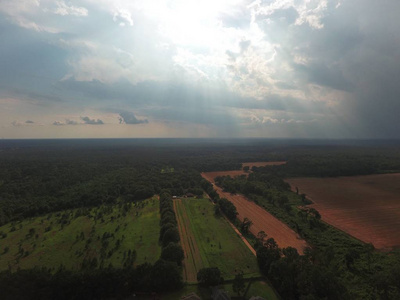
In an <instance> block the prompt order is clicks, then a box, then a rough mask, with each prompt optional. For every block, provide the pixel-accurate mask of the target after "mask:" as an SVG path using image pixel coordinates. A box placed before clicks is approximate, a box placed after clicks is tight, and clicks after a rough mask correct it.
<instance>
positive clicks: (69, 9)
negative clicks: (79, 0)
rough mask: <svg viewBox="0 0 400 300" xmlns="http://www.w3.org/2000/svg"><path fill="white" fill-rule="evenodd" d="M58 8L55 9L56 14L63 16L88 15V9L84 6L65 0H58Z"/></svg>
mask: <svg viewBox="0 0 400 300" xmlns="http://www.w3.org/2000/svg"><path fill="white" fill-rule="evenodd" d="M56 6H57V7H56V8H55V9H54V10H53V11H54V13H55V14H57V15H61V16H67V15H72V16H78V17H85V16H87V15H88V10H87V9H86V8H84V7H78V6H73V5H67V4H66V3H65V2H64V1H56Z"/></svg>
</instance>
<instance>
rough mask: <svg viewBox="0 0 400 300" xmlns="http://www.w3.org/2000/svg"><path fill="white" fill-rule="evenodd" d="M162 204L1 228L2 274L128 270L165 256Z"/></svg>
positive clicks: (60, 214) (80, 213) (78, 211)
mask: <svg viewBox="0 0 400 300" xmlns="http://www.w3.org/2000/svg"><path fill="white" fill-rule="evenodd" d="M159 220H160V216H159V204H158V199H157V198H156V197H153V198H152V199H148V200H143V201H138V202H136V203H130V204H129V203H128V204H123V203H121V204H117V205H113V206H104V205H103V206H100V207H96V208H92V209H74V210H67V211H63V212H58V213H52V214H48V215H45V216H40V217H36V218H31V219H26V220H24V221H21V222H14V223H10V224H6V225H4V226H2V227H0V233H3V235H4V234H6V237H5V238H3V239H1V249H0V270H6V269H11V270H16V269H17V268H21V269H26V268H32V267H34V266H44V267H48V268H53V267H54V268H55V269H57V268H58V267H59V266H60V265H61V264H62V265H63V266H64V267H65V268H67V269H75V270H76V269H80V268H81V266H82V263H83V261H84V260H85V262H86V264H87V267H89V268H95V267H97V266H104V267H107V266H109V265H110V264H112V265H113V266H114V267H123V266H124V264H141V263H144V262H149V263H154V262H155V261H156V260H157V259H158V258H159V256H160V253H161V248H160V247H159V246H158V237H159Z"/></svg>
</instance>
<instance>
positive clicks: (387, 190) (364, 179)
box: [286, 174, 400, 250]
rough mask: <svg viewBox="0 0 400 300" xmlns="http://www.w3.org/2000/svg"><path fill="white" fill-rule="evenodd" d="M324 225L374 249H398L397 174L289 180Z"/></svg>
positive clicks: (399, 204) (399, 195)
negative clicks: (310, 203)
mask: <svg viewBox="0 0 400 300" xmlns="http://www.w3.org/2000/svg"><path fill="white" fill-rule="evenodd" d="M286 181H287V182H288V183H289V184H290V185H291V187H292V189H293V190H295V188H296V187H298V188H299V192H300V193H304V194H306V195H307V197H308V198H309V199H311V200H312V201H313V202H314V204H312V205H310V206H311V207H314V208H315V209H316V210H318V211H319V212H320V214H321V216H322V220H324V221H325V222H327V223H329V224H331V225H333V226H335V227H337V228H339V229H341V230H343V231H345V232H347V233H349V234H350V235H352V236H354V237H356V238H357V239H359V240H362V241H364V242H367V243H372V244H373V245H374V246H375V248H377V249H382V250H390V249H392V248H398V247H400V234H399V232H400V174H380V175H368V176H352V177H336V178H290V179H287V180H286Z"/></svg>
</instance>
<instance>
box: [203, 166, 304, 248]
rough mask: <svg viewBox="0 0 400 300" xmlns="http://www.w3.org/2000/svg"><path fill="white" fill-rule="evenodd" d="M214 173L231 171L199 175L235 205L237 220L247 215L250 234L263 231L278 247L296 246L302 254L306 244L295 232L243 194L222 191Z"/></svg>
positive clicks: (222, 196)
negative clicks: (250, 223)
mask: <svg viewBox="0 0 400 300" xmlns="http://www.w3.org/2000/svg"><path fill="white" fill-rule="evenodd" d="M216 173H218V174H220V175H217V176H223V175H228V173H231V171H227V172H207V173H201V176H203V178H204V179H206V180H208V181H210V182H211V183H212V184H213V186H214V188H215V190H216V191H217V193H218V194H219V196H220V197H221V198H226V199H228V200H229V201H231V202H232V203H233V204H234V205H235V206H236V209H237V211H238V213H239V215H238V218H239V220H241V221H243V219H244V218H245V217H247V218H249V219H250V220H251V221H252V222H253V225H252V226H251V227H250V231H251V233H252V234H254V235H257V233H258V232H260V231H264V232H265V233H266V234H267V235H268V237H272V238H274V239H275V241H276V242H277V243H278V245H279V247H281V248H285V247H289V246H291V247H294V248H296V249H297V251H298V252H299V253H300V254H303V251H304V248H305V247H307V246H308V245H307V243H306V242H305V241H304V240H302V239H301V238H300V237H299V236H298V234H297V233H296V232H294V231H293V230H292V229H291V228H289V227H288V226H287V225H286V224H284V223H283V222H281V221H280V220H278V219H277V218H275V217H274V216H273V215H271V214H270V213H269V212H267V211H266V210H264V209H263V208H262V207H260V206H258V205H257V204H255V203H254V202H252V201H250V200H248V199H247V198H246V197H244V196H243V195H238V194H237V195H231V194H230V193H227V192H224V191H223V190H222V189H221V188H220V187H218V186H216V185H215V184H214V178H215V174H216Z"/></svg>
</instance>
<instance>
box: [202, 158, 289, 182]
mask: <svg viewBox="0 0 400 300" xmlns="http://www.w3.org/2000/svg"><path fill="white" fill-rule="evenodd" d="M284 164H286V161H258V162H249V163H242V169H241V170H231V171H215V172H207V173H205V174H207V177H208V178H213V179H214V178H215V177H218V176H231V177H236V176H240V175H246V176H248V175H249V173H250V172H251V168H252V167H266V166H280V165H284ZM244 167H249V172H245V171H244V170H243V168H244ZM203 177H204V176H203ZM207 180H208V179H207ZM209 181H210V180H209ZM210 182H212V183H213V182H214V181H210Z"/></svg>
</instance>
